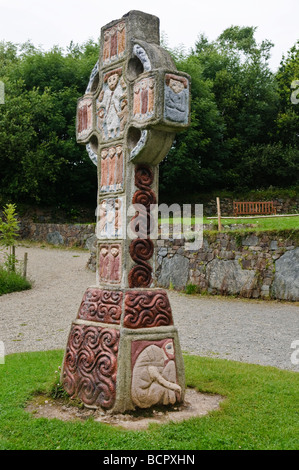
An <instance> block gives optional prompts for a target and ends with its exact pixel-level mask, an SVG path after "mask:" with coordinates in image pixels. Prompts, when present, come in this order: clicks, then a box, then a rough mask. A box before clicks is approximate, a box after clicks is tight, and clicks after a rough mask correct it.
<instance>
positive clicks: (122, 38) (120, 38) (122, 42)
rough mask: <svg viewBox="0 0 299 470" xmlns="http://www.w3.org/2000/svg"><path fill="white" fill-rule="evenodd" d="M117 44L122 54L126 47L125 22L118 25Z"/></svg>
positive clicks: (119, 52) (120, 54)
mask: <svg viewBox="0 0 299 470" xmlns="http://www.w3.org/2000/svg"><path fill="white" fill-rule="evenodd" d="M117 45H118V55H119V56H122V55H123V53H124V51H125V49H126V28H125V23H119V24H118V25H117Z"/></svg>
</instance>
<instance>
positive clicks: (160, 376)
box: [132, 339, 181, 408]
mask: <svg viewBox="0 0 299 470" xmlns="http://www.w3.org/2000/svg"><path fill="white" fill-rule="evenodd" d="M132 370H133V373H132V399H133V402H134V403H135V404H136V405H137V406H138V407H139V408H149V407H151V406H153V405H170V404H172V405H173V404H174V403H176V401H180V394H181V387H180V386H179V385H178V384H177V383H176V381H177V374H176V366H175V351H174V346H173V341H172V339H166V340H164V341H161V342H157V343H156V342H154V341H153V342H147V341H143V342H142V341H135V342H133V343H132Z"/></svg>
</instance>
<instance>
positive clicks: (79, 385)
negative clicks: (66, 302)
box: [63, 324, 119, 409]
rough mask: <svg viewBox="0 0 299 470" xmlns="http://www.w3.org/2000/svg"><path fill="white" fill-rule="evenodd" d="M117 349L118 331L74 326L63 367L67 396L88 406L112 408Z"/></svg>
mask: <svg viewBox="0 0 299 470" xmlns="http://www.w3.org/2000/svg"><path fill="white" fill-rule="evenodd" d="M118 345H119V331H118V330H113V329H111V330H110V329H109V330H108V329H105V328H100V327H93V326H87V325H75V324H73V325H72V329H71V332H70V335H69V339H68V345H67V350H66V355H65V359H64V367H63V386H64V388H65V390H66V392H67V393H68V394H70V395H72V396H77V397H79V398H80V399H81V400H82V401H83V402H84V403H85V404H87V405H90V406H96V407H101V408H103V409H110V408H112V406H113V404H114V401H115V396H116V373H117V355H118Z"/></svg>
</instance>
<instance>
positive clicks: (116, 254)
mask: <svg viewBox="0 0 299 470" xmlns="http://www.w3.org/2000/svg"><path fill="white" fill-rule="evenodd" d="M111 254H112V256H114V258H116V257H117V256H118V255H119V249H118V248H117V247H116V246H114V247H112V248H111Z"/></svg>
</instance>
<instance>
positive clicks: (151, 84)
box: [148, 77, 155, 114]
mask: <svg viewBox="0 0 299 470" xmlns="http://www.w3.org/2000/svg"><path fill="white" fill-rule="evenodd" d="M154 105H155V80H154V79H153V78H152V77H151V78H149V80H148V113H149V114H153V112H154Z"/></svg>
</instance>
